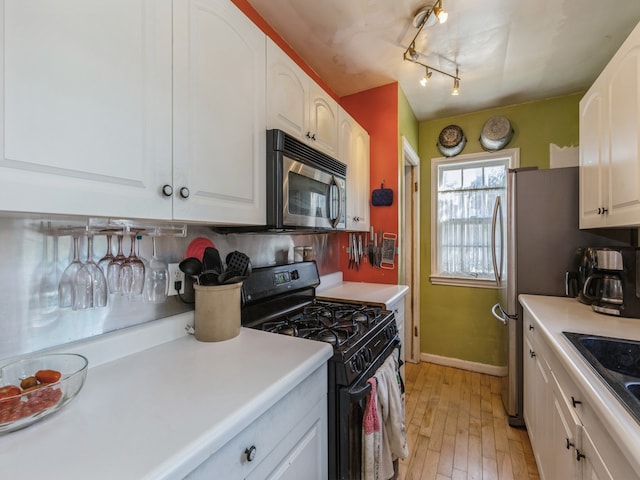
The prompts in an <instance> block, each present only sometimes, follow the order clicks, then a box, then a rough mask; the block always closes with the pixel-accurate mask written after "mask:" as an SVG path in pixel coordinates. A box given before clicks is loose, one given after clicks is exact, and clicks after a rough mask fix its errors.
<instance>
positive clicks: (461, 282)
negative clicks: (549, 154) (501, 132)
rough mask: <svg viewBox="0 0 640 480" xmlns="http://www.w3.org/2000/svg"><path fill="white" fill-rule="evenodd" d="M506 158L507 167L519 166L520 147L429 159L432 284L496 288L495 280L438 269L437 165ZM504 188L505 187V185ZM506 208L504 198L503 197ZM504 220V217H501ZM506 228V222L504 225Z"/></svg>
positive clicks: (430, 277)
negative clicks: (444, 273)
mask: <svg viewBox="0 0 640 480" xmlns="http://www.w3.org/2000/svg"><path fill="white" fill-rule="evenodd" d="M498 159H508V167H507V168H508V169H511V168H518V167H519V166H520V149H519V148H508V149H504V150H498V151H495V152H482V153H468V154H464V155H458V156H456V157H437V158H432V159H431V275H430V276H429V279H430V280H431V283H432V284H434V285H452V286H463V287H479V288H498V285H497V283H496V281H495V280H489V279H476V278H473V277H470V276H469V277H455V276H451V275H441V274H440V272H439V271H438V230H437V229H438V224H437V216H438V167H439V166H440V165H443V164H456V163H459V164H463V163H466V162H482V161H490V160H498ZM505 188H506V187H505ZM503 205H505V208H506V199H503ZM503 219H504V221H506V217H503ZM504 228H505V229H506V228H507V226H506V223H505V225H504Z"/></svg>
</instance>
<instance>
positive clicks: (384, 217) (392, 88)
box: [340, 83, 398, 284]
mask: <svg viewBox="0 0 640 480" xmlns="http://www.w3.org/2000/svg"><path fill="white" fill-rule="evenodd" d="M340 104H341V105H342V107H343V108H344V109H345V110H346V111H347V112H349V114H351V116H352V117H353V118H354V119H356V121H357V122H358V123H359V124H360V125H362V126H363V127H364V129H365V130H366V131H367V132H369V141H370V152H371V153H370V159H371V167H370V168H371V179H370V183H371V191H373V189H375V188H380V184H381V183H382V182H383V181H384V182H385V188H391V189H393V205H391V206H389V207H374V206H371V207H370V218H371V225H372V226H373V227H374V228H375V231H376V232H377V231H378V230H379V229H382V231H383V232H387V233H395V234H397V233H398V84H397V83H392V84H389V85H384V86H382V87H378V88H372V89H371V90H366V91H364V92H360V93H356V94H353V95H349V96H346V97H342V98H341V99H340ZM369 198H371V195H369ZM340 237H341V238H340V267H341V270H342V272H343V278H344V280H349V281H354V282H372V283H388V284H396V283H398V263H397V261H398V257H397V256H396V264H395V268H394V269H393V270H385V269H378V268H373V267H371V266H370V265H369V264H367V263H365V264H364V265H361V266H360V270H359V271H356V270H353V269H352V270H349V269H348V268H347V266H348V255H347V253H346V249H347V246H348V245H349V239H348V234H346V233H345V234H341V236H340ZM367 238H368V236H367Z"/></svg>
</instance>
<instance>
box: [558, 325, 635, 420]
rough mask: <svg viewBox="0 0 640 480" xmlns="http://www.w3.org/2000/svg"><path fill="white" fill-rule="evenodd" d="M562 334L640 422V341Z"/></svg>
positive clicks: (571, 333)
mask: <svg viewBox="0 0 640 480" xmlns="http://www.w3.org/2000/svg"><path fill="white" fill-rule="evenodd" d="M562 333H563V334H564V336H565V337H567V339H568V340H569V341H570V342H571V343H572V345H573V346H574V347H575V348H576V349H577V350H578V352H580V354H581V355H582V357H583V358H584V359H585V360H586V361H587V363H588V364H589V365H591V367H592V368H593V369H594V370H595V371H596V373H597V374H598V376H599V377H600V379H601V380H602V381H603V382H604V383H605V385H607V386H608V387H609V388H610V389H611V390H612V391H613V393H614V394H615V395H616V396H617V397H618V399H619V400H620V402H621V403H622V404H623V405H624V406H625V408H626V409H627V410H628V411H629V413H631V415H633V417H634V418H635V419H636V421H637V422H638V423H640V341H633V340H624V339H621V338H612V337H601V336H598V335H587V334H584V333H573V332H562Z"/></svg>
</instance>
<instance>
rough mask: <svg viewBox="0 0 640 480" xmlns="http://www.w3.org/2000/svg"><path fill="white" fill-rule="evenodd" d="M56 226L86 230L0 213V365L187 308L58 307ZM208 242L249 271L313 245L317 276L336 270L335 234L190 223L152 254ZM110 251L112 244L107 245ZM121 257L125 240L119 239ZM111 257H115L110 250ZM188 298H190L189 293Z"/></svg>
mask: <svg viewBox="0 0 640 480" xmlns="http://www.w3.org/2000/svg"><path fill="white" fill-rule="evenodd" d="M51 222H53V223H54V224H55V225H61V224H65V225H67V224H68V225H77V226H80V227H82V226H83V225H86V222H87V219H86V218H78V217H56V218H54V219H49V218H47V217H38V216H34V215H24V216H16V215H13V214H6V215H1V214H0V245H2V249H1V250H0V332H2V333H1V334H0V360H2V359H5V358H9V357H13V356H16V355H20V354H25V353H30V352H33V351H37V350H40V349H43V348H48V347H53V346H58V345H62V344H65V343H68V342H72V341H76V340H81V339H84V338H88V337H91V336H94V335H100V334H102V333H106V332H109V331H113V330H118V329H121V328H126V327H129V326H133V325H137V324H140V323H144V322H149V321H153V320H156V319H159V318H164V317H167V316H170V315H175V314H178V313H181V312H184V311H187V310H191V309H192V308H193V305H192V304H185V303H183V302H182V301H180V300H179V299H178V297H175V296H172V297H169V298H168V299H167V301H166V302H164V303H161V304H152V303H148V302H145V301H143V299H142V298H141V297H133V298H129V297H125V296H121V295H109V299H108V303H107V306H106V307H105V308H95V309H90V310H78V311H74V310H71V309H60V308H58V296H57V287H58V281H59V279H60V276H61V275H62V272H63V271H64V269H65V268H66V266H67V265H68V264H69V262H70V261H71V259H72V239H71V237H70V236H67V235H61V234H58V235H56V234H55V231H56V230H55V229H50V228H48V226H49V225H50V224H51ZM203 236H204V237H207V238H209V239H211V240H212V241H213V242H214V243H215V245H216V247H217V248H218V250H219V251H220V253H221V256H222V259H223V260H224V258H225V257H226V255H227V253H229V252H231V251H233V250H239V251H241V252H244V253H246V254H247V255H249V257H250V258H251V261H252V265H253V266H254V267H261V266H266V265H274V264H283V263H291V262H293V260H294V247H295V246H300V245H304V246H311V247H313V250H314V253H315V257H316V261H317V264H318V270H319V272H320V275H325V274H328V273H332V272H336V271H339V269H340V265H339V260H338V258H339V255H338V253H339V242H338V234H337V233H332V232H329V233H320V234H318V233H313V234H309V233H293V232H288V233H228V234H221V233H217V232H216V231H214V230H212V229H211V228H209V227H206V226H202V225H188V226H187V235H186V237H175V236H161V237H158V238H157V240H156V247H157V255H158V257H159V258H160V259H162V260H163V261H165V262H167V263H178V262H180V260H182V259H183V258H184V252H185V250H186V248H187V246H188V244H189V243H190V242H191V240H193V239H194V238H197V237H203ZM113 243H114V245H113V248H114V249H115V248H116V247H115V241H114V242H113ZM106 246H107V242H106V237H105V236H104V235H97V236H95V237H94V245H93V250H94V252H93V258H94V260H95V261H96V262H97V261H98V260H99V259H100V258H101V257H102V256H103V255H104V254H105V252H106V248H107V247H106ZM86 249H87V244H86V239H84V238H81V241H80V260H81V261H85V260H86V256H87V253H86ZM123 250H124V253H125V255H127V254H128V252H129V241H128V239H125V240H124V248H123ZM113 253H114V254H115V251H114V252H113ZM151 255H152V246H151V238H150V237H148V236H146V235H144V234H143V237H142V240H141V243H140V256H141V257H143V258H145V259H148V258H150V257H151ZM186 296H187V299H189V292H187V295H186Z"/></svg>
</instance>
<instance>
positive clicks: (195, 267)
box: [178, 257, 202, 282]
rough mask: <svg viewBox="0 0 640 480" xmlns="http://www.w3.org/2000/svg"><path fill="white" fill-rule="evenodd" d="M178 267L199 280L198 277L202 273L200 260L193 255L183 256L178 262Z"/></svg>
mask: <svg viewBox="0 0 640 480" xmlns="http://www.w3.org/2000/svg"><path fill="white" fill-rule="evenodd" d="M178 268H179V269H180V270H181V271H182V272H184V273H185V275H189V276H190V277H192V278H194V279H196V280H197V281H198V282H199V281H200V279H199V277H200V274H201V273H202V262H201V261H200V260H198V259H197V258H195V257H189V258H185V259H184V260H182V261H181V262H180V263H179V264H178Z"/></svg>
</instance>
